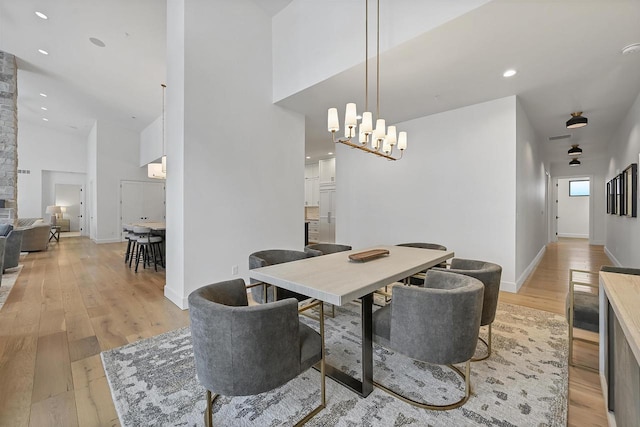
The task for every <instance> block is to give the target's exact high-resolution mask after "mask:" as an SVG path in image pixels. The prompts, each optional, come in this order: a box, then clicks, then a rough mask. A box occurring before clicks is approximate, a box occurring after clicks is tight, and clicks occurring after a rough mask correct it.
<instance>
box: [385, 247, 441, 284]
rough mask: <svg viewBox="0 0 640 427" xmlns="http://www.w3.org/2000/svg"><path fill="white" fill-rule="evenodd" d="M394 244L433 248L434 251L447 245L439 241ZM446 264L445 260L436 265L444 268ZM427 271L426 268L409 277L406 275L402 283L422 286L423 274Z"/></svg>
mask: <svg viewBox="0 0 640 427" xmlns="http://www.w3.org/2000/svg"><path fill="white" fill-rule="evenodd" d="M396 246H406V247H409V248H420V249H433V250H436V251H446V250H447V247H446V246H443V245H441V244H439V243H419V242H416V243H400V244H398V245H396ZM446 266H447V263H446V262H443V263H440V264H438V265H437V267H442V268H445V267H446ZM426 272H427V270H424V271H421V272H419V273H416V274H414V275H412V276H410V277H407V278H406V279H405V280H404V283H405V284H407V285H415V286H422V283H423V282H424V275H425V273H426Z"/></svg>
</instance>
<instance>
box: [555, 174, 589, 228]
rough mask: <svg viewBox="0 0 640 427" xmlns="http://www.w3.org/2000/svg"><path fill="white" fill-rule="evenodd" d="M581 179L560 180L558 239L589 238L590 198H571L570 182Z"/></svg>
mask: <svg viewBox="0 0 640 427" xmlns="http://www.w3.org/2000/svg"><path fill="white" fill-rule="evenodd" d="M581 179H587V180H588V177H586V178H585V177H578V178H561V179H559V180H558V216H559V217H560V218H558V237H575V238H583V239H588V238H589V196H580V197H569V181H575V180H581Z"/></svg>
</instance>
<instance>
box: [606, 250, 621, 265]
mask: <svg viewBox="0 0 640 427" xmlns="http://www.w3.org/2000/svg"><path fill="white" fill-rule="evenodd" d="M604 253H605V254H607V256H608V257H609V259H610V260H611V261H613V263H614V264H615V266H616V267H622V263H621V262H620V261H618V259H617V258H616V257H615V256H613V254H612V253H611V251H610V250H609V248H607V247H606V246H605V247H604Z"/></svg>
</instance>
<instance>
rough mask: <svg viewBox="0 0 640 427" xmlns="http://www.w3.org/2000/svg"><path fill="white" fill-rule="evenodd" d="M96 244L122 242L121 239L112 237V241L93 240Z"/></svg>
mask: <svg viewBox="0 0 640 427" xmlns="http://www.w3.org/2000/svg"><path fill="white" fill-rule="evenodd" d="M91 240H92V241H93V242H94V243H97V244H98V245H101V244H103V243H121V242H122V240H120V238H119V237H112V238H110V239H91Z"/></svg>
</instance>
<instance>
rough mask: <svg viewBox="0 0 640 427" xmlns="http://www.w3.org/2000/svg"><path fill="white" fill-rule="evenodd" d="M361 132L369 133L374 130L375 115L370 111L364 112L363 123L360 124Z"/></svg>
mask: <svg viewBox="0 0 640 427" xmlns="http://www.w3.org/2000/svg"><path fill="white" fill-rule="evenodd" d="M360 132H362V133H364V134H366V135H369V134H371V132H373V116H372V115H371V113H370V112H368V111H367V112H364V113H362V123H361V124H360Z"/></svg>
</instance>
